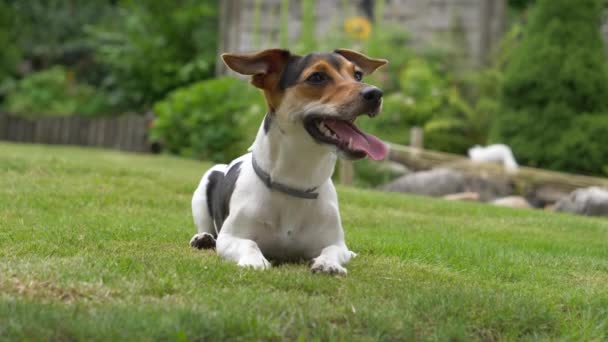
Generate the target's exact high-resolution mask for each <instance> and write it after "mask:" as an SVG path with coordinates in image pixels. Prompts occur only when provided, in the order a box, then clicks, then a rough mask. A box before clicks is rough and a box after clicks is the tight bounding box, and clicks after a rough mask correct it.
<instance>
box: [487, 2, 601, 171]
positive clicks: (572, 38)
mask: <svg viewBox="0 0 608 342" xmlns="http://www.w3.org/2000/svg"><path fill="white" fill-rule="evenodd" d="M601 15H602V10H601V4H600V1H599V0H580V1H571V0H539V1H538V2H537V5H536V8H534V9H533V10H532V13H531V18H530V22H529V25H528V26H527V27H526V28H525V29H524V35H523V39H522V41H521V43H520V44H519V46H518V47H517V49H516V51H514V52H513V54H512V56H511V60H510V61H509V65H508V66H507V70H506V73H505V78H504V83H503V86H502V96H501V107H502V108H501V113H500V114H499V115H498V117H497V119H496V121H495V123H494V127H493V132H492V140H494V141H496V142H503V143H506V144H509V145H510V146H511V147H512V149H513V151H514V152H515V155H516V157H517V158H518V160H520V161H522V162H523V163H525V164H529V165H533V166H539V167H546V168H551V169H561V170H565V171H573V172H585V173H601V172H602V168H603V166H604V165H603V163H607V161H608V125H607V123H608V68H607V63H606V57H605V55H604V53H605V52H604V45H603V41H602V37H601V33H600V30H599V28H600V23H601ZM596 126H597V127H596ZM585 127H594V130H592V131H589V134H585V133H584V132H585V130H584V129H583V128H585ZM597 139H599V142H598V141H597ZM602 141H603V143H602Z"/></svg>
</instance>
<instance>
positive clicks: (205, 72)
mask: <svg viewBox="0 0 608 342" xmlns="http://www.w3.org/2000/svg"><path fill="white" fill-rule="evenodd" d="M119 4H120V6H119V11H118V13H119V14H118V15H117V18H116V19H115V20H114V21H113V22H107V23H103V24H99V25H96V26H94V27H91V28H89V30H88V31H89V33H90V38H92V40H93V43H94V46H95V48H96V52H97V58H98V59H99V60H100V61H101V62H102V63H103V64H105V65H107V67H108V74H107V76H106V77H105V80H104V84H103V85H104V87H105V88H106V89H108V90H109V91H110V93H111V94H112V95H113V98H114V99H115V100H116V102H117V103H119V104H121V105H122V106H123V107H125V108H129V109H133V110H146V109H147V108H149V107H150V106H151V105H152V104H153V103H154V102H156V101H159V100H161V99H162V98H164V97H165V95H166V94H167V93H168V92H170V91H171V90H173V89H176V88H179V87H182V86H185V85H188V84H191V83H193V82H196V81H200V80H203V79H207V78H210V77H212V76H213V73H214V65H215V59H216V53H217V36H218V30H217V27H218V22H217V17H218V2H217V1H211V0H205V1H202V0H180V1H155V0H145V1H124V2H120V3H119Z"/></svg>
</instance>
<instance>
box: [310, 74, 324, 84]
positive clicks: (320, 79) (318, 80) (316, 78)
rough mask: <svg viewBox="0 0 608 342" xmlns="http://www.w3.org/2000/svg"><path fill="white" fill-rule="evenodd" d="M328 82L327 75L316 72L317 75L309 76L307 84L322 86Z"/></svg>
mask: <svg viewBox="0 0 608 342" xmlns="http://www.w3.org/2000/svg"><path fill="white" fill-rule="evenodd" d="M327 80H328V77H327V75H325V74H324V73H322V72H315V73H312V75H310V76H308V78H307V79H306V82H308V83H312V84H322V83H324V82H325V81H327Z"/></svg>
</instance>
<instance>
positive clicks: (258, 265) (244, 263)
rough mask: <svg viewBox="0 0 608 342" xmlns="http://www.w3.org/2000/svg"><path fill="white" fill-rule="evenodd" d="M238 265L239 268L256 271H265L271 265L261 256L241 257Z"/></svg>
mask: <svg viewBox="0 0 608 342" xmlns="http://www.w3.org/2000/svg"><path fill="white" fill-rule="evenodd" d="M238 265H239V266H241V267H251V268H255V269H257V270H265V269H269V268H270V267H271V264H270V262H269V261H268V260H266V258H264V256H263V255H262V254H258V255H255V254H252V255H248V256H245V257H242V258H241V259H240V260H239V262H238Z"/></svg>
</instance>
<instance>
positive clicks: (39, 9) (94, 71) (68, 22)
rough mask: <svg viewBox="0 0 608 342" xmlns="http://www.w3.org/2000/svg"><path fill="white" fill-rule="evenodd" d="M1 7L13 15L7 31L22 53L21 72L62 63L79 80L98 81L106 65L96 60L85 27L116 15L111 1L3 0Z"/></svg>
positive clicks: (0, 3) (24, 72)
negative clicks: (103, 65)
mask: <svg viewBox="0 0 608 342" xmlns="http://www.w3.org/2000/svg"><path fill="white" fill-rule="evenodd" d="M2 7H3V9H7V10H8V11H9V12H10V13H11V16H12V20H11V21H12V23H13V24H12V25H11V26H10V27H9V30H8V34H9V35H10V37H11V38H12V42H11V44H12V45H13V46H14V47H15V48H16V49H18V51H19V53H20V56H19V57H20V58H21V59H22V60H21V61H20V64H21V67H20V69H21V70H19V72H20V73H21V74H22V75H24V74H27V73H29V72H34V71H38V70H43V69H46V68H49V67H51V66H53V65H58V64H59V65H64V66H69V67H70V68H71V69H72V70H73V71H74V72H75V75H76V77H77V78H78V79H79V80H84V81H87V82H89V83H96V82H99V80H100V77H101V73H102V72H103V68H102V66H101V65H99V64H98V63H96V62H95V58H94V56H93V46H92V44H93V43H92V42H91V41H90V40H89V39H88V37H87V35H86V33H85V27H86V26H87V25H92V24H97V23H99V22H102V21H104V20H110V19H111V18H113V17H114V14H115V12H116V10H115V7H114V6H113V5H112V4H111V1H108V0H47V1H38V0H20V1H10V0H0V8H2ZM0 15H1V14H0Z"/></svg>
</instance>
